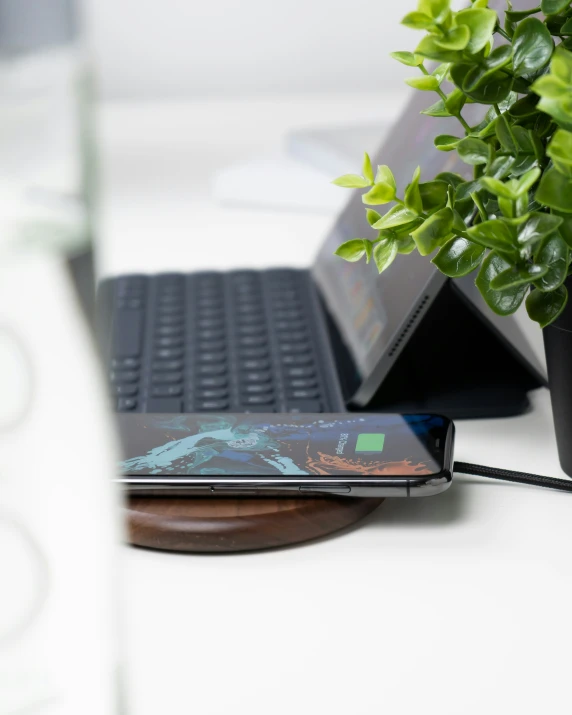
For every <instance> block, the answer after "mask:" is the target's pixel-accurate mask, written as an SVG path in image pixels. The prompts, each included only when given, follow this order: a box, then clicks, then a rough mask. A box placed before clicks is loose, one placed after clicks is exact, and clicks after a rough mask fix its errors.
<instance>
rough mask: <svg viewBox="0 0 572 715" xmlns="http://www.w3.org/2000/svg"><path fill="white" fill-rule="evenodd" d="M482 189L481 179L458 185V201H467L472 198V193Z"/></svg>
mask: <svg viewBox="0 0 572 715" xmlns="http://www.w3.org/2000/svg"><path fill="white" fill-rule="evenodd" d="M481 189H482V186H481V181H480V179H479V180H478V181H465V182H464V183H463V184H459V186H457V201H465V200H466V199H470V198H471V194H474V193H475V192H477V191H480V190H481Z"/></svg>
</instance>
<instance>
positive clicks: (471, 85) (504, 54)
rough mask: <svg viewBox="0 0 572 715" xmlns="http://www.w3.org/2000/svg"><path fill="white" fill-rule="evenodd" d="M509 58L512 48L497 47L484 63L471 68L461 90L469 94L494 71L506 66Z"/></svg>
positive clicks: (507, 46) (508, 46)
mask: <svg viewBox="0 0 572 715" xmlns="http://www.w3.org/2000/svg"><path fill="white" fill-rule="evenodd" d="M511 57H512V47H511V46H510V45H501V46H500V47H497V48H496V50H493V51H492V52H491V54H490V55H489V56H488V57H487V59H486V61H485V62H483V63H481V64H477V65H473V66H472V67H471V69H470V70H469V71H468V72H467V74H466V75H465V79H464V80H463V89H465V90H467V91H469V92H471V91H473V90H475V89H477V87H478V86H479V85H480V84H481V82H483V81H484V80H485V79H486V78H487V77H489V76H490V75H492V74H493V73H494V72H495V71H496V70H498V69H500V68H501V67H504V66H505V65H508V63H509V62H510V60H511Z"/></svg>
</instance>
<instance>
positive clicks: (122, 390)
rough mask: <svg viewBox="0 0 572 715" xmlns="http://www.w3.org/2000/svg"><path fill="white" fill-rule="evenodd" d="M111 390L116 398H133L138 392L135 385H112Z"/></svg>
mask: <svg viewBox="0 0 572 715" xmlns="http://www.w3.org/2000/svg"><path fill="white" fill-rule="evenodd" d="M111 389H112V392H113V394H114V395H117V397H133V395H136V394H137V393H138V392H139V387H138V386H137V385H113V386H112V388H111Z"/></svg>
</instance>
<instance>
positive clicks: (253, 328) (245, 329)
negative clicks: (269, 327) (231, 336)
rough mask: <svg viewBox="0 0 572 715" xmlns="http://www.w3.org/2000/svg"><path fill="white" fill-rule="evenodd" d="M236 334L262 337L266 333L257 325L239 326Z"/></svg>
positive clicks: (264, 328) (263, 327)
mask: <svg viewBox="0 0 572 715" xmlns="http://www.w3.org/2000/svg"><path fill="white" fill-rule="evenodd" d="M237 333H238V334H239V335H262V334H263V333H266V327H265V326H264V325H260V324H257V323H253V324H252V325H248V324H247V325H241V326H239V328H238V330H237Z"/></svg>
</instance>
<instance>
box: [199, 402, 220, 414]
mask: <svg viewBox="0 0 572 715" xmlns="http://www.w3.org/2000/svg"><path fill="white" fill-rule="evenodd" d="M227 408H228V400H204V401H203V402H198V403H197V409H198V410H200V411H201V412H217V411H218V410H226V409H227Z"/></svg>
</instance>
